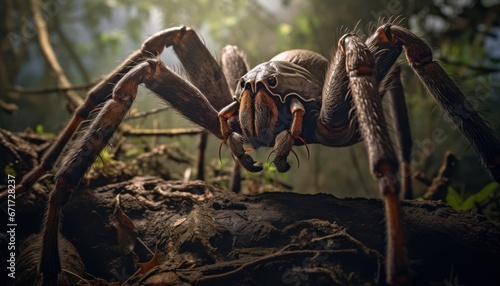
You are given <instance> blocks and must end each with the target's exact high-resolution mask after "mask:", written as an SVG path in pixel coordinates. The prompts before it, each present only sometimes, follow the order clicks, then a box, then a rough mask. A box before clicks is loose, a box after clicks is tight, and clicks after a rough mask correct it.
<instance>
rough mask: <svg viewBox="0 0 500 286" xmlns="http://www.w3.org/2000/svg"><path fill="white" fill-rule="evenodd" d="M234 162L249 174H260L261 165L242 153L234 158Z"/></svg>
mask: <svg viewBox="0 0 500 286" xmlns="http://www.w3.org/2000/svg"><path fill="white" fill-rule="evenodd" d="M236 160H237V161H238V163H239V164H240V165H241V166H242V167H243V168H245V169H247V170H248V171H250V172H254V173H256V172H260V171H262V170H263V169H264V168H263V167H262V163H260V162H257V161H255V160H254V159H253V158H252V156H250V155H248V154H246V153H244V154H243V155H241V156H240V157H236Z"/></svg>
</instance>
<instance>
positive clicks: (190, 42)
mask: <svg viewBox="0 0 500 286" xmlns="http://www.w3.org/2000/svg"><path fill="white" fill-rule="evenodd" d="M164 47H173V49H174V51H175V53H176V54H177V56H178V57H179V59H180V61H181V63H182V65H183V67H184V69H185V71H186V78H183V77H180V76H179V75H177V74H176V73H174V72H172V71H171V70H170V69H168V68H167V67H166V66H165V65H164V64H163V63H162V62H161V61H160V60H158V59H156V58H151V55H153V56H157V55H159V54H160V53H162V51H163V49H164ZM403 47H404V51H405V53H406V58H407V60H408V62H409V65H410V66H411V68H412V69H413V70H414V71H415V73H416V74H417V75H418V77H419V78H420V80H421V81H422V83H423V85H424V86H425V87H426V89H427V90H428V92H429V93H430V94H431V95H432V96H434V97H435V99H436V100H437V102H438V103H439V105H440V106H441V108H442V109H443V110H444V111H445V112H446V113H447V115H448V116H449V117H450V118H451V119H452V121H453V122H454V123H455V124H456V125H457V126H458V127H459V129H460V130H462V132H463V133H464V134H465V136H466V137H467V139H468V140H469V141H470V143H471V144H472V145H473V146H474V148H475V149H476V151H477V152H478V153H479V155H480V157H481V159H482V162H483V164H484V166H485V167H486V168H488V169H489V171H490V172H491V174H492V176H493V177H494V179H495V180H496V181H500V140H499V137H498V136H497V135H495V133H494V132H493V130H492V129H491V128H490V127H489V125H488V124H487V123H486V122H485V121H484V120H483V119H482V118H481V117H480V115H479V114H478V113H477V112H476V111H475V110H474V109H473V108H472V106H471V105H470V104H469V102H468V101H467V100H466V98H465V97H464V95H463V93H462V92H461V91H460V89H459V88H458V87H457V86H456V85H455V84H454V83H453V81H452V80H451V79H450V78H449V77H448V76H447V74H446V72H445V71H444V70H443V69H442V68H441V66H440V65H439V64H438V63H437V62H435V61H433V59H432V51H431V49H430V47H429V46H428V45H427V44H426V43H425V42H424V41H423V40H422V39H420V38H419V37H417V36H416V35H415V34H413V33H412V32H411V31H409V30H407V29H405V28H403V27H400V26H398V25H394V24H390V23H388V24H384V25H382V26H380V27H378V28H377V29H376V32H375V33H374V34H373V35H371V36H370V37H369V38H368V39H367V40H366V41H363V40H362V39H361V38H360V37H359V36H357V35H356V34H346V35H344V36H342V37H341V38H340V40H339V42H338V48H337V49H336V52H335V53H334V54H333V56H332V58H331V59H330V60H328V59H326V58H324V57H323V56H321V55H319V54H316V53H314V52H311V51H306V50H290V51H285V52H283V53H280V54H278V55H277V56H275V57H273V58H272V59H271V60H270V61H268V62H265V63H262V64H260V65H257V66H256V67H254V68H253V69H251V70H250V69H249V67H248V64H247V62H246V59H245V55H244V53H243V52H242V51H240V50H239V49H238V48H237V47H236V46H227V47H225V48H224V49H223V51H222V55H221V62H220V64H219V63H218V62H217V61H216V60H215V59H214V58H213V56H212V55H211V54H210V52H209V51H208V50H207V49H206V47H205V46H204V45H203V43H202V42H201V40H200V39H199V38H198V36H197V35H196V33H195V32H194V31H193V30H192V29H191V28H188V27H185V26H181V27H175V28H170V29H166V30H163V31H161V32H158V33H156V34H154V35H153V36H151V37H150V38H148V39H147V40H146V41H145V42H144V43H143V45H142V47H141V49H140V50H138V51H136V52H135V53H133V54H132V55H131V56H130V57H129V58H128V59H127V60H126V61H125V62H124V63H123V64H122V65H121V66H119V67H118V68H117V69H116V70H115V71H113V72H112V73H111V74H110V75H109V76H107V77H106V78H105V79H103V80H102V81H101V82H100V83H99V84H97V85H96V86H95V87H94V88H93V89H92V90H90V91H89V93H88V96H87V98H86V100H85V103H84V104H83V105H82V106H80V107H79V108H78V109H77V110H76V112H75V113H74V115H73V117H72V119H71V121H70V123H69V124H68V125H67V126H66V128H65V130H64V131H63V132H62V134H61V135H60V136H59V138H58V140H57V141H56V143H54V145H53V146H52V147H51V148H50V149H49V150H48V151H47V152H46V154H45V155H44V157H43V158H42V160H41V163H40V165H39V166H37V167H36V168H35V169H34V170H32V171H31V172H30V173H28V174H27V175H26V176H25V177H24V179H23V182H22V183H21V185H22V186H20V189H23V188H24V189H26V188H29V187H30V186H31V185H32V184H33V183H34V182H35V181H36V180H37V179H38V178H39V177H40V175H41V174H42V173H44V172H45V171H46V170H48V169H50V168H52V167H53V165H54V162H55V160H56V158H57V157H58V156H59V154H60V153H61V150H62V149H63V147H64V146H65V145H66V143H67V142H68V139H69V138H70V137H71V136H72V134H73V133H74V132H75V130H76V129H77V127H78V126H79V124H80V123H81V122H82V121H84V120H86V119H88V118H89V114H90V113H91V111H92V110H94V109H96V107H98V106H102V108H100V110H99V113H98V114H97V116H95V118H93V119H92V122H91V123H90V125H89V126H88V128H87V129H86V130H85V131H84V132H83V134H82V135H81V136H80V137H79V139H77V140H76V142H74V143H73V145H72V146H70V147H69V151H68V152H67V153H66V154H65V155H64V158H63V159H62V162H63V163H62V164H61V167H60V169H59V170H58V172H57V174H56V176H55V178H56V182H55V187H54V189H53V190H52V192H51V194H50V197H49V207H48V211H47V215H46V221H45V227H44V234H43V248H42V255H41V260H40V271H41V272H42V274H43V276H44V285H55V284H57V277H58V274H59V273H60V271H61V265H60V260H59V251H58V232H59V228H60V219H61V214H62V209H63V206H64V205H65V204H66V202H67V201H68V199H69V198H70V196H71V193H72V192H73V191H75V190H76V188H77V187H78V185H79V182H80V180H81V178H82V176H83V175H84V174H85V172H86V171H87V170H88V168H89V167H90V166H91V164H92V163H93V162H94V159H95V158H96V156H97V155H98V154H99V153H100V151H101V150H102V149H103V148H104V147H105V146H106V144H107V142H108V141H109V139H110V138H111V136H112V135H113V134H114V133H115V131H116V130H117V128H118V127H119V125H120V124H121V122H122V121H123V119H124V117H125V116H126V114H127V112H128V111H129V109H130V106H131V105H132V103H133V101H134V99H135V97H136V94H137V88H138V86H139V85H140V84H144V85H145V87H146V88H148V89H150V90H151V91H153V92H154V93H156V94H157V95H158V96H159V97H160V98H162V99H163V100H165V101H166V102H168V103H170V104H171V105H172V106H173V107H174V108H175V109H177V110H178V111H179V112H180V113H181V114H183V115H184V116H185V117H187V118H188V119H190V120H191V121H193V122H194V123H196V124H199V125H200V126H202V127H203V128H205V129H207V130H208V131H210V132H211V133H213V134H214V135H215V136H217V137H218V138H220V139H221V140H222V142H223V143H226V144H227V145H228V147H229V149H230V151H231V153H232V156H233V157H234V159H235V160H236V161H237V162H238V163H239V164H240V165H241V166H242V167H244V168H245V169H247V170H249V171H251V172H258V171H261V170H262V165H261V164H260V163H259V162H256V161H255V160H254V159H253V158H252V157H251V156H250V155H249V154H248V153H247V152H246V151H245V149H244V146H245V145H251V146H252V147H253V148H259V147H272V148H273V152H274V153H275V157H274V159H273V163H274V164H275V165H276V168H277V170H278V171H280V172H286V171H288V169H289V168H290V164H289V163H288V162H287V157H288V156H289V154H290V152H293V151H292V146H294V145H305V144H313V143H318V144H323V145H327V146H333V147H336V146H349V145H353V144H356V143H358V142H360V141H364V144H365V146H366V149H367V152H368V156H369V163H370V167H371V172H372V174H373V177H374V179H375V180H376V181H377V182H378V187H379V191H380V193H381V195H382V197H383V200H384V204H385V209H386V211H385V215H386V226H387V253H386V262H385V266H386V279H387V283H388V284H396V285H402V284H405V283H406V282H407V281H408V267H409V266H408V259H407V254H406V249H405V245H404V239H403V229H402V223H401V211H400V205H399V198H398V195H399V193H400V190H401V189H403V191H404V192H405V193H407V192H408V191H409V190H410V188H411V187H410V175H409V174H410V149H411V139H410V135H409V127H408V118H407V115H406V107H405V103H404V94H403V89H402V85H401V79H400V74H399V73H400V72H399V67H398V66H397V65H395V61H396V59H397V58H398V56H399V55H400V54H401V53H402V52H403ZM138 62H139V64H136V63H138ZM228 83H229V84H228ZM109 94H112V98H111V99H109V97H108V95H109ZM384 94H387V96H389V97H391V98H392V109H393V112H394V115H395V116H394V117H395V129H396V135H397V136H396V137H397V140H398V142H399V146H400V154H399V158H400V159H398V155H397V154H396V152H395V149H394V148H393V145H392V143H391V140H390V137H389V134H388V131H387V125H386V122H385V119H384V114H383V112H382V105H381V104H382V103H381V98H382V96H383V95H384ZM101 104H102V105H101ZM219 152H220V149H219ZM400 161H401V162H400ZM399 165H402V168H401V169H402V170H401V174H400V176H398V169H399Z"/></svg>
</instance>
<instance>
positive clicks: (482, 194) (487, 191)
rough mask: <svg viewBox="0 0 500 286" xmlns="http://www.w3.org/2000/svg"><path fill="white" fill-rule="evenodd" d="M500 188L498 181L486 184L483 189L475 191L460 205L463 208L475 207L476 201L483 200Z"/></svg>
mask: <svg viewBox="0 0 500 286" xmlns="http://www.w3.org/2000/svg"><path fill="white" fill-rule="evenodd" d="M499 188H500V185H499V184H498V183H496V182H493V183H490V184H488V185H486V187H484V188H483V189H482V190H480V191H479V192H477V193H475V194H474V195H472V196H470V197H468V198H467V200H465V202H464V203H463V204H462V206H461V207H460V209H461V210H468V209H473V208H474V207H476V203H479V202H482V201H484V200H486V199H487V198H489V197H490V196H491V195H492V194H493V193H495V192H496V191H497V190H498V189H499Z"/></svg>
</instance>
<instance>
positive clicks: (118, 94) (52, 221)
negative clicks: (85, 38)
mask: <svg viewBox="0 0 500 286" xmlns="http://www.w3.org/2000/svg"><path fill="white" fill-rule="evenodd" d="M155 72H157V69H156V67H155V66H154V64H152V63H150V62H144V63H142V64H140V65H138V66H136V67H135V68H134V69H132V70H131V71H130V72H129V73H128V74H127V76H126V77H123V78H122V79H121V80H120V81H119V82H118V84H117V85H116V87H115V90H114V91H113V97H112V99H111V100H109V101H107V102H106V103H105V105H104V106H103V108H102V109H101V110H100V111H99V114H98V115H97V117H96V118H95V120H93V121H92V123H91V124H90V126H89V127H88V129H86V130H85V131H84V133H83V134H82V136H81V137H80V138H79V139H78V140H77V141H76V142H75V143H74V145H73V148H72V149H70V151H69V152H68V154H67V155H66V157H65V158H64V159H63V164H62V166H61V168H60V169H59V171H58V172H57V174H56V183H55V187H54V189H53V190H52V192H51V193H50V195H49V207H48V211H47V215H46V220H45V227H44V230H43V247H42V255H41V258H40V272H41V273H42V274H43V285H57V277H58V274H59V273H60V272H61V262H60V257H59V247H58V236H59V229H60V221H61V215H62V209H63V207H64V205H65V204H66V203H67V202H68V200H69V198H70V196H71V194H72V193H73V191H75V190H76V188H77V187H78V185H79V184H80V181H81V179H82V177H83V175H84V174H85V172H87V170H88V168H89V167H90V166H91V165H92V163H93V162H94V160H95V158H96V157H97V155H98V154H99V153H100V152H101V151H102V149H103V148H104V147H105V146H106V144H107V142H108V141H109V139H110V138H111V137H112V136H113V134H114V133H115V132H116V130H117V129H118V127H119V125H120V124H121V122H122V121H123V119H124V118H125V116H126V115H127V112H128V111H129V109H130V106H131V105H132V103H133V101H134V99H135V96H136V94H137V87H138V84H139V83H142V82H144V80H145V79H146V78H148V77H152V76H153V75H154V73H155Z"/></svg>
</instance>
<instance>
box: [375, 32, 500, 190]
mask: <svg viewBox="0 0 500 286" xmlns="http://www.w3.org/2000/svg"><path fill="white" fill-rule="evenodd" d="M367 43H368V45H369V46H378V49H379V50H386V51H390V50H392V51H395V52H393V55H392V56H387V57H385V60H386V61H388V62H391V61H392V62H394V61H395V60H396V58H397V55H399V53H397V51H400V50H401V47H402V46H404V48H405V53H406V58H407V60H408V62H409V64H410V67H411V68H412V69H413V70H414V71H415V73H416V74H417V76H418V77H419V78H420V80H421V81H422V83H423V85H424V86H425V88H426V89H427V91H428V92H429V93H430V94H431V95H432V96H433V97H434V98H435V99H436V101H437V102H438V104H439V106H440V107H441V109H442V110H444V111H445V113H446V114H447V116H448V117H449V118H450V119H451V121H452V122H453V123H454V124H455V125H456V126H457V127H458V128H459V129H460V130H461V131H462V133H463V134H464V135H465V137H466V138H467V139H468V140H469V142H470V143H471V144H472V146H473V147H474V149H475V150H476V152H477V153H478V154H479V156H480V158H481V161H482V163H483V165H484V166H485V168H487V169H488V170H489V171H490V173H491V175H492V176H493V178H494V179H495V180H496V181H497V182H500V139H499V137H498V135H497V134H495V132H494V131H493V129H492V128H491V126H489V125H488V124H487V123H486V122H485V121H484V120H483V118H482V117H481V116H480V115H479V113H478V112H477V111H476V110H475V109H474V108H473V107H472V105H471V104H470V102H469V101H468V100H467V98H466V97H465V96H464V94H463V93H462V91H461V90H460V89H459V88H458V87H457V85H456V84H455V83H454V82H453V81H452V80H451V79H450V77H449V76H448V75H447V74H446V72H445V71H444V70H443V68H442V67H441V66H440V65H439V64H438V63H437V62H436V61H434V60H433V58H432V50H431V48H430V47H429V45H427V44H426V43H425V42H424V41H423V40H422V39H420V38H419V37H418V36H416V35H415V34H413V33H412V32H411V31H409V30H407V29H405V28H402V27H399V26H396V25H391V24H386V25H383V26H381V27H379V28H378V29H377V31H376V32H375V34H374V35H373V36H371V37H370V38H369V39H368V40H367ZM396 54H397V55H396Z"/></svg>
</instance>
